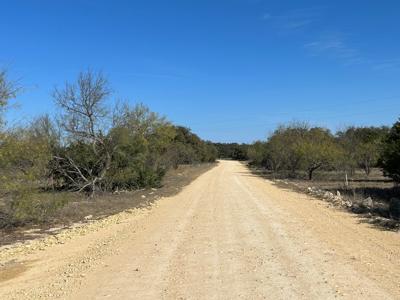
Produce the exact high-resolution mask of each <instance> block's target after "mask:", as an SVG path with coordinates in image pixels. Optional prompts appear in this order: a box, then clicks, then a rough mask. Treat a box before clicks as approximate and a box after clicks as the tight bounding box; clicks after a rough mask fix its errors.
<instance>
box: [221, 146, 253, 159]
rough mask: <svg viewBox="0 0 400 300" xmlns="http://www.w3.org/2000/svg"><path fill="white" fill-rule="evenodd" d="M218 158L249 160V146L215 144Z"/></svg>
mask: <svg viewBox="0 0 400 300" xmlns="http://www.w3.org/2000/svg"><path fill="white" fill-rule="evenodd" d="M214 146H215V148H216V149H217V153H218V158H224V159H234V160H247V159H248V155H247V152H248V147H249V146H248V145H247V144H238V143H214Z"/></svg>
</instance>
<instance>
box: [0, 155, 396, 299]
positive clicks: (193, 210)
mask: <svg viewBox="0 0 400 300" xmlns="http://www.w3.org/2000/svg"><path fill="white" fill-rule="evenodd" d="M28 246H29V247H27V246H26V245H25V246H24V247H22V246H21V247H19V248H10V249H6V250H3V251H2V253H0V262H1V264H2V267H1V269H0V270H1V271H0V298H1V299H41V298H44V299H46V298H48V299H55V298H62V299H103V298H105V299H333V298H343V299H400V235H399V234H398V233H396V232H391V231H380V230H378V229H376V228H373V227H370V225H367V224H364V223H360V221H359V219H358V218H357V217H355V216H354V215H351V214H348V213H345V212H342V211H339V210H336V209H332V208H328V207H327V205H326V203H325V202H322V201H319V200H316V199H313V198H311V197H309V196H307V195H303V194H299V193H296V192H293V191H289V190H283V189H280V188H278V187H276V186H275V185H274V184H273V183H272V182H270V181H267V180H265V179H262V178H260V177H256V176H253V175H252V174H251V173H250V172H249V171H248V170H247V169H246V168H245V167H244V166H243V165H242V164H240V163H238V162H233V161H222V162H221V163H220V164H219V165H218V166H217V167H215V168H214V169H212V170H210V171H208V172H207V173H205V174H203V175H202V176H200V177H199V178H198V179H196V180H195V181H194V182H192V183H191V184H190V185H189V186H187V187H186V188H184V190H183V191H182V192H181V193H179V194H178V195H176V196H173V197H169V198H163V199H160V200H159V201H158V202H156V203H155V204H153V206H152V207H151V208H150V209H136V210H129V211H126V212H124V213H120V214H118V215H115V216H111V217H109V218H107V219H104V220H102V221H96V222H93V223H91V224H89V225H85V226H83V227H77V228H74V229H73V230H69V231H66V232H63V233H61V234H59V235H57V236H56V237H52V238H49V239H47V240H44V241H41V242H38V241H35V242H34V243H32V244H29V245H28Z"/></svg>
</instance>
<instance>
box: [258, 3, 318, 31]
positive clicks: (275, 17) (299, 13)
mask: <svg viewBox="0 0 400 300" xmlns="http://www.w3.org/2000/svg"><path fill="white" fill-rule="evenodd" d="M320 16H321V8H302V9H295V10H290V11H287V12H285V13H282V14H271V13H269V12H266V13H264V14H263V16H262V19H263V20H265V21H266V22H269V23H271V24H272V25H273V26H274V27H276V28H277V29H279V30H282V31H296V30H300V29H303V28H305V27H307V26H309V25H310V24H312V23H314V22H316V21H317V20H318V19H319V18H320Z"/></svg>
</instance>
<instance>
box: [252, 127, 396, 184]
mask: <svg viewBox="0 0 400 300" xmlns="http://www.w3.org/2000/svg"><path fill="white" fill-rule="evenodd" d="M399 153H400V123H399V122H397V123H396V124H395V125H394V126H393V128H392V129H389V128H388V127H349V128H347V129H346V130H343V131H339V132H337V133H336V134H332V133H331V132H330V131H329V130H328V129H326V128H321V127H310V126H309V125H307V124H305V123H293V124H289V125H284V126H279V127H278V128H277V129H276V130H275V131H274V133H273V134H272V135H271V136H270V137H269V138H268V140H267V141H265V142H263V141H258V142H255V143H253V144H252V145H251V146H250V147H249V149H248V156H249V159H250V161H251V163H252V164H254V165H257V166H260V167H263V168H267V169H269V170H271V171H272V172H274V173H277V172H287V175H288V176H290V177H295V176H296V175H297V174H298V173H299V172H305V173H306V174H307V176H308V178H309V179H310V180H311V179H313V174H314V172H315V171H316V170H334V169H335V170H345V171H347V172H349V174H353V173H354V171H355V170H356V169H360V168H361V169H362V170H364V172H365V174H366V175H369V174H370V172H371V168H373V167H382V168H383V170H384V172H385V174H387V175H388V176H390V177H391V178H393V179H394V180H395V181H400V176H399V174H400V154H399Z"/></svg>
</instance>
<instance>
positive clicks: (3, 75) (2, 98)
mask: <svg viewBox="0 0 400 300" xmlns="http://www.w3.org/2000/svg"><path fill="white" fill-rule="evenodd" d="M20 90H21V87H20V85H19V84H18V82H17V81H12V80H10V79H9V76H8V73H7V71H6V70H4V69H3V70H0V113H2V112H3V111H4V109H5V108H6V107H7V105H8V101H9V100H10V99H13V98H15V97H16V96H17V93H18V92H19V91H20ZM0 122H1V123H2V119H1V116H0Z"/></svg>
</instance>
